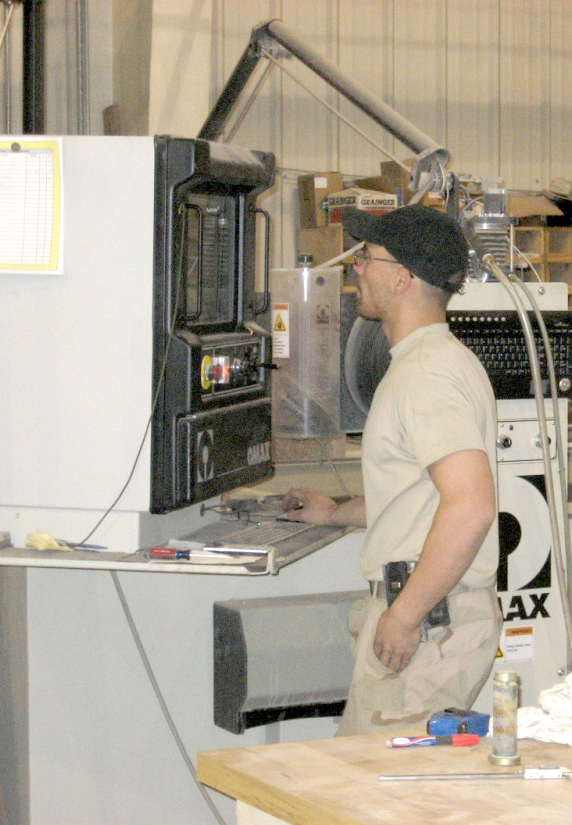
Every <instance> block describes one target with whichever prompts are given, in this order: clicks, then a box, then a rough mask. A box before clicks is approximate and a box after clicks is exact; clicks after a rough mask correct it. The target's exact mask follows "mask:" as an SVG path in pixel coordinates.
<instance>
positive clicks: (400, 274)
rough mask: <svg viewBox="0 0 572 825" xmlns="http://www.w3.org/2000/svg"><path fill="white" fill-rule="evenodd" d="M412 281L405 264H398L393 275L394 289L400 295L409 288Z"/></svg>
mask: <svg viewBox="0 0 572 825" xmlns="http://www.w3.org/2000/svg"><path fill="white" fill-rule="evenodd" d="M412 282H413V275H412V274H411V272H410V271H409V270H408V269H407V267H406V266H403V264H400V265H399V267H398V268H397V272H396V275H395V290H396V292H397V293H398V294H399V295H401V294H402V293H404V292H407V290H408V289H409V288H410V286H411V284H412Z"/></svg>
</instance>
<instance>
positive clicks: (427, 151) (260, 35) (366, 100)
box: [198, 20, 449, 190]
mask: <svg viewBox="0 0 572 825" xmlns="http://www.w3.org/2000/svg"><path fill="white" fill-rule="evenodd" d="M276 43H278V44H279V45H280V46H282V47H283V48H284V49H286V51H287V52H288V56H290V55H293V56H294V57H297V58H298V60H300V61H301V62H302V63H304V64H305V65H306V66H308V68H310V69H312V71H314V72H315V73H316V74H317V75H318V76H319V77H321V78H322V79H323V80H325V81H326V83H329V85H330V86H332V87H333V88H334V89H336V91H338V92H340V94H342V95H344V97H346V98H347V99H348V100H350V101H351V102H352V103H354V104H355V105H356V106H357V107H358V108H359V109H361V111H362V112H365V113H366V114H367V115H369V116H370V117H371V118H372V120H374V121H375V122H376V123H379V124H380V125H381V126H383V127H384V128H385V129H386V130H387V131H388V132H389V133H390V134H392V135H393V136H394V137H396V138H397V139H398V140H400V141H401V142H402V143H404V144H405V145H406V146H407V147H408V148H409V149H411V150H412V151H413V152H415V154H416V155H417V162H416V165H415V168H414V170H413V186H412V188H413V189H415V190H416V189H418V188H419V185H420V179H421V176H422V173H424V172H429V173H431V174H432V175H433V173H434V172H435V170H436V169H438V168H441V169H442V168H444V167H445V166H446V165H447V163H448V162H449V152H448V151H447V149H445V148H444V147H443V146H439V144H437V143H435V141H434V140H432V138H430V137H429V136H428V135H426V134H424V132H422V131H421V130H420V129H417V127H416V126H414V125H413V124H412V123H410V122H409V121H408V120H407V119H406V118H404V117H403V116H402V115H400V114H399V113H398V112H396V111H395V110H394V109H392V108H391V106H388V105H387V103H384V102H383V101H381V100H379V99H378V98H376V97H375V95H373V94H371V93H370V92H368V91H367V89H365V88H364V87H363V86H361V85H360V84H358V83H356V82H355V81H353V80H351V79H350V78H349V77H347V76H346V75H345V74H344V73H343V72H342V71H341V70H340V68H339V67H338V66H336V65H335V64H334V63H332V61H331V60H328V59H327V58H326V57H324V56H323V55H321V54H320V53H319V52H317V51H316V50H315V49H313V48H312V46H310V45H309V44H308V43H306V42H305V41H304V40H303V39H302V38H301V37H298V35H296V34H295V33H294V32H292V31H291V30H290V29H288V27H287V26H285V25H284V24H283V23H282V21H281V20H269V21H268V22H266V23H264V24H262V25H261V26H258V27H257V28H255V29H254V30H253V32H252V36H251V38H250V43H249V44H248V46H247V47H246V49H245V51H244V53H243V55H242V57H241V58H240V60H239V61H238V63H237V65H236V68H235V69H234V71H233V73H232V75H231V76H230V78H229V80H228V82H227V84H226V86H225V87H224V89H223V91H222V93H221V95H220V97H219V99H218V101H217V102H216V104H215V106H214V107H213V109H212V111H211V113H210V114H209V116H208V118H207V120H206V121H205V123H204V125H203V127H202V129H201V131H200V132H199V134H198V137H199V138H202V139H204V140H216V139H217V138H218V137H220V135H221V133H222V131H223V129H224V126H225V123H226V121H227V119H228V116H229V115H230V112H231V110H232V108H233V107H234V105H235V103H236V101H237V100H238V98H239V96H240V94H241V92H242V90H243V89H244V87H245V85H246V83H247V82H248V79H249V78H250V76H251V75H252V73H253V71H254V69H255V68H256V66H257V64H258V61H259V60H260V58H261V57H262V51H261V49H262V48H266V49H267V50H270V48H271V47H272V44H274V46H275V44H276Z"/></svg>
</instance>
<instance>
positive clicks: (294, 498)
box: [282, 490, 338, 524]
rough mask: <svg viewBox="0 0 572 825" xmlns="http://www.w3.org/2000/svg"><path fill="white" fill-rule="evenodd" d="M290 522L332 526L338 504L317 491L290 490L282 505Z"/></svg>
mask: <svg viewBox="0 0 572 825" xmlns="http://www.w3.org/2000/svg"><path fill="white" fill-rule="evenodd" d="M282 506H283V508H284V510H285V511H286V518H287V519H288V520H289V521H304V522H306V523H307V524H332V523H335V522H332V521H331V519H332V516H333V513H334V512H335V511H336V510H337V509H338V505H337V504H336V502H335V501H334V500H333V499H332V498H330V497H329V496H326V495H324V493H319V492H317V491H316V490H289V491H288V493H287V494H286V497H285V499H284V504H283V505H282Z"/></svg>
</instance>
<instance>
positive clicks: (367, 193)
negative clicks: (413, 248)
mask: <svg viewBox="0 0 572 825" xmlns="http://www.w3.org/2000/svg"><path fill="white" fill-rule="evenodd" d="M348 206H353V207H355V208H356V209H363V210H365V211H367V212H371V213H372V214H373V215H385V213H386V212H391V210H392V209H395V208H396V206H397V195H394V194H391V193H389V192H376V191H374V190H371V189H361V188H360V187H358V186H351V187H350V188H349V189H342V191H341V192H333V193H331V194H330V195H328V215H329V219H330V224H333V223H341V221H342V212H343V210H344V209H347V207H348Z"/></svg>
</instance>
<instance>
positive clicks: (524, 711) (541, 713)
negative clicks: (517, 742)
mask: <svg viewBox="0 0 572 825" xmlns="http://www.w3.org/2000/svg"><path fill="white" fill-rule="evenodd" d="M538 701H539V703H540V707H539V708H536V707H524V708H519V709H518V729H517V736H518V738H519V739H538V740H540V741H541V742H557V743H558V744H560V745H572V673H569V674H568V676H567V677H566V679H565V680H564V682H562V683H560V684H558V685H554V687H551V688H547V689H546V690H541V691H540V693H539V695H538Z"/></svg>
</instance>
